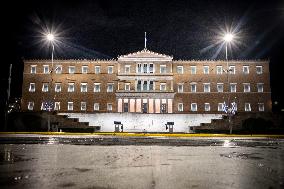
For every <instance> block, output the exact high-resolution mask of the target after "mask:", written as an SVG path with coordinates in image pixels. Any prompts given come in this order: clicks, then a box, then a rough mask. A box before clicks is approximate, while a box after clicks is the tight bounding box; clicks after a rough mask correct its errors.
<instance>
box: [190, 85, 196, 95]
mask: <svg viewBox="0 0 284 189" xmlns="http://www.w3.org/2000/svg"><path fill="white" fill-rule="evenodd" d="M190 88H191V92H192V93H196V84H191V85H190Z"/></svg>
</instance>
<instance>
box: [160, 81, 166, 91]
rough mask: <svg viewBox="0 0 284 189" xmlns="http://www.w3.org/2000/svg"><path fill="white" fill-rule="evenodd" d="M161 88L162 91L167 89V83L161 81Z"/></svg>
mask: <svg viewBox="0 0 284 189" xmlns="http://www.w3.org/2000/svg"><path fill="white" fill-rule="evenodd" d="M160 90H161V91H165V90H167V88H166V83H160Z"/></svg>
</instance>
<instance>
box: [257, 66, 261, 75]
mask: <svg viewBox="0 0 284 189" xmlns="http://www.w3.org/2000/svg"><path fill="white" fill-rule="evenodd" d="M256 74H262V66H256Z"/></svg>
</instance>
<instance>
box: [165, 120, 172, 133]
mask: <svg viewBox="0 0 284 189" xmlns="http://www.w3.org/2000/svg"><path fill="white" fill-rule="evenodd" d="M165 125H166V130H168V129H169V133H173V132H174V122H167V123H166V124H165Z"/></svg>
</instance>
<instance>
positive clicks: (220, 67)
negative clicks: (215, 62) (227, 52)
mask: <svg viewBox="0 0 284 189" xmlns="http://www.w3.org/2000/svg"><path fill="white" fill-rule="evenodd" d="M222 73H223V67H222V66H217V74H222Z"/></svg>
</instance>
